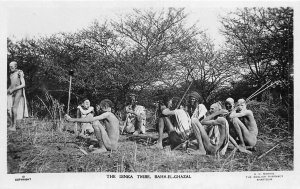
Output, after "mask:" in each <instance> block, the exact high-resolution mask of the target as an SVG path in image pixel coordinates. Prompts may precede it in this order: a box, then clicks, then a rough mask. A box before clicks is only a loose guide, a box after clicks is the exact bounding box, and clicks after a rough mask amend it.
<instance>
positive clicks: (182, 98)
mask: <svg viewBox="0 0 300 189" xmlns="http://www.w3.org/2000/svg"><path fill="white" fill-rule="evenodd" d="M192 84H193V80H192V81H191V83H190V85H189V86H188V88H187V89H186V91H185V92H184V94H183V96H182V98H181V99H180V101H179V103H178V104H177V107H176V109H178V108H179V106H180V104H181V102H182V101H183V99H184V97H185V95H186V94H187V92H188V91H189V90H190V88H191V86H192Z"/></svg>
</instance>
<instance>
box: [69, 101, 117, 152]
mask: <svg viewBox="0 0 300 189" xmlns="http://www.w3.org/2000/svg"><path fill="white" fill-rule="evenodd" d="M99 106H100V110H102V111H103V112H104V113H102V114H101V115H99V116H96V117H85V118H71V117H70V116H69V115H65V119H66V120H67V121H69V122H80V123H89V122H92V124H93V128H94V132H95V135H96V137H97V140H98V142H99V146H100V148H99V149H96V150H95V151H93V152H92V153H102V152H106V151H108V150H117V147H118V140H119V120H118V118H117V117H116V116H115V115H114V114H113V113H112V112H111V107H112V102H111V101H110V100H108V99H105V100H102V101H101V102H100V105H99ZM100 121H101V123H100Z"/></svg>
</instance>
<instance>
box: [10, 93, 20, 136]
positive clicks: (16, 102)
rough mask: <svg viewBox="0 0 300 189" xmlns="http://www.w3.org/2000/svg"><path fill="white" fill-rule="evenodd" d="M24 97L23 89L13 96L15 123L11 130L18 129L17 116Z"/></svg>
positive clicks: (13, 117)
mask: <svg viewBox="0 0 300 189" xmlns="http://www.w3.org/2000/svg"><path fill="white" fill-rule="evenodd" d="M21 97H22V90H18V91H16V94H15V95H14V96H13V108H12V113H13V116H12V120H13V125H12V127H10V128H9V130H10V131H16V124H17V116H18V107H19V103H20V100H21Z"/></svg>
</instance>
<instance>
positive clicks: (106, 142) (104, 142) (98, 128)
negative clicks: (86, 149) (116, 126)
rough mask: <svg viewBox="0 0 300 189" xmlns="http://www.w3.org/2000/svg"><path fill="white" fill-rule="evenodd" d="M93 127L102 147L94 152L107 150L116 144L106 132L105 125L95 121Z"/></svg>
mask: <svg viewBox="0 0 300 189" xmlns="http://www.w3.org/2000/svg"><path fill="white" fill-rule="evenodd" d="M93 128H94V132H95V135H96V138H97V139H98V142H99V146H100V148H99V149H97V150H95V151H93V152H92V153H102V152H106V151H107V150H112V149H113V148H112V147H114V145H112V144H111V141H110V139H109V137H108V135H107V133H106V130H105V127H104V126H103V125H102V124H101V123H100V122H99V121H94V122H93ZM113 150H114V149H113Z"/></svg>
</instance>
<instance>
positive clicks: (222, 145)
mask: <svg viewBox="0 0 300 189" xmlns="http://www.w3.org/2000/svg"><path fill="white" fill-rule="evenodd" d="M130 99H131V101H130V103H129V104H128V105H127V106H126V108H125V111H126V119H125V123H124V125H123V127H122V129H121V132H124V131H125V132H128V133H133V134H134V135H137V134H139V133H142V134H144V133H145V125H146V114H145V108H144V107H143V106H140V105H137V104H136V96H135V95H130ZM225 108H226V109H222V106H221V104H220V103H219V102H217V103H214V104H212V105H211V106H210V109H209V112H208V111H207V109H206V107H205V106H204V105H203V104H202V99H201V96H200V95H199V94H198V93H197V92H191V93H190V94H189V95H188V102H187V104H185V103H183V102H181V101H180V99H179V98H176V97H173V98H172V97H169V96H165V97H164V98H162V99H161V100H160V101H159V102H158V104H157V113H158V124H157V126H158V140H157V143H156V144H155V145H154V146H152V148H156V149H163V142H162V141H163V133H164V131H167V133H168V138H169V142H170V144H171V148H174V147H176V146H178V145H180V144H181V143H183V141H184V140H189V141H196V144H197V150H196V151H193V153H196V154H201V155H204V154H217V153H219V154H221V155H223V154H224V153H225V152H226V149H227V147H228V144H229V142H231V143H232V144H233V145H234V146H235V147H236V148H237V149H238V150H239V151H241V152H245V153H251V152H250V151H248V150H247V149H246V146H250V147H253V146H255V145H256V141H257V133H258V130H257V125H256V122H255V119H254V116H253V113H252V111H251V110H247V109H246V101H245V100H244V99H239V100H238V101H237V106H236V107H234V100H233V99H232V98H228V99H227V100H226V101H225ZM97 109H99V111H100V112H101V114H100V115H99V116H95V117H94V115H93V114H92V113H93V108H90V105H89V101H88V100H85V101H84V105H83V106H81V107H78V115H79V114H81V116H78V118H71V117H70V116H69V115H66V116H65V118H66V120H67V121H70V122H81V123H87V124H90V125H92V127H91V126H84V127H83V129H82V131H81V135H84V134H85V132H87V129H88V128H89V130H91V131H92V129H93V131H94V133H95V135H96V138H97V140H98V142H99V148H98V149H95V150H94V151H93V153H101V152H105V151H107V150H116V149H117V144H118V139H119V135H120V129H119V127H120V126H119V119H118V118H117V117H116V116H115V115H114V114H113V113H112V112H111V111H112V102H111V101H110V100H108V99H105V100H102V101H101V102H100V104H99V105H98V106H97ZM86 114H88V115H86ZM82 115H84V116H82Z"/></svg>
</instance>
